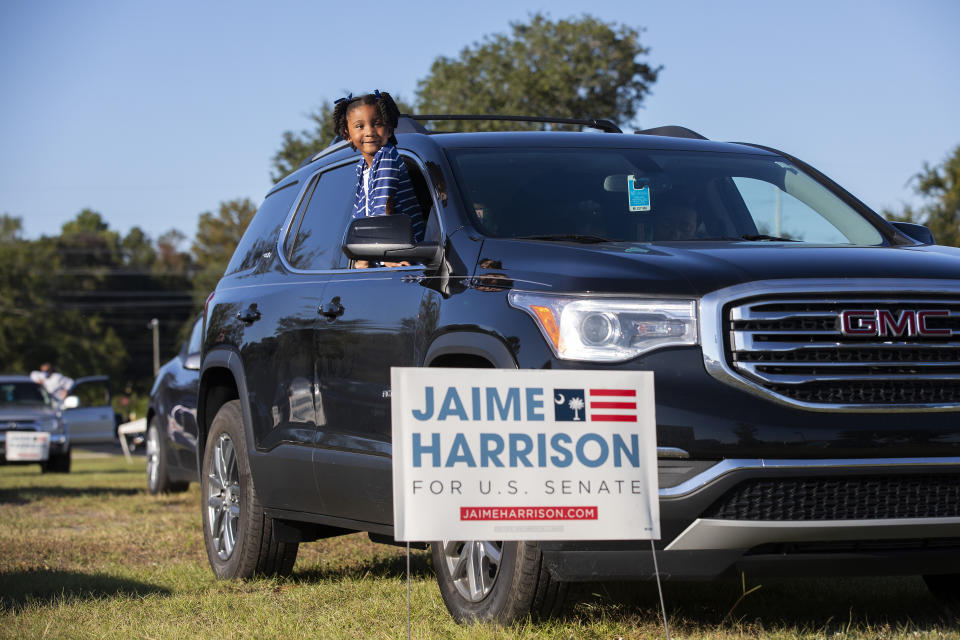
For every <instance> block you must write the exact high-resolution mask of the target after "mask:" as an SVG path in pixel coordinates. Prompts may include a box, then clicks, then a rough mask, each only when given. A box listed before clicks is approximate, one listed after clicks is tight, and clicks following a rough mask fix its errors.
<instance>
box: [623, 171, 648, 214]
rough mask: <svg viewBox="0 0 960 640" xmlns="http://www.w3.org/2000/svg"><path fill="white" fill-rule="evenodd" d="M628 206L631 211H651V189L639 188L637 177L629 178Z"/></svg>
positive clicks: (646, 187) (646, 186) (645, 186)
mask: <svg viewBox="0 0 960 640" xmlns="http://www.w3.org/2000/svg"><path fill="white" fill-rule="evenodd" d="M627 206H629V207H630V211H650V187H649V186H648V185H643V186H639V185H638V184H637V177H636V176H627Z"/></svg>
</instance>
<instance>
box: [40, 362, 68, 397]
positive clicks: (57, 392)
mask: <svg viewBox="0 0 960 640" xmlns="http://www.w3.org/2000/svg"><path fill="white" fill-rule="evenodd" d="M30 379H31V380H33V381H34V382H36V383H37V384H41V385H43V388H44V389H46V390H47V393H49V394H50V395H51V396H53V397H54V398H56V399H57V400H58V401H59V402H63V400H64V398H66V397H67V391H69V390H70V387H72V386H73V378H68V377H67V376H65V375H63V374H62V373H60V372H59V371H57V370H56V369H54V368H53V366H52V365H51V364H50V363H49V362H44V363H43V364H41V365H40V369H39V370H38V371H31V372H30Z"/></svg>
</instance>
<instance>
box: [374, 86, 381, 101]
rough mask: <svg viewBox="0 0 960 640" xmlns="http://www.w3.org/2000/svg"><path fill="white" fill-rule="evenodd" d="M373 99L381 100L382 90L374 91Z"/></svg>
mask: <svg viewBox="0 0 960 640" xmlns="http://www.w3.org/2000/svg"><path fill="white" fill-rule="evenodd" d="M373 97H375V98H376V99H377V100H379V99H380V89H374V90H373Z"/></svg>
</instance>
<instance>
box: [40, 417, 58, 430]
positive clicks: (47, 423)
mask: <svg viewBox="0 0 960 640" xmlns="http://www.w3.org/2000/svg"><path fill="white" fill-rule="evenodd" d="M36 425H37V429H39V430H40V431H60V430H61V429H62V428H63V425H62V424H61V422H60V418H40V419H39V420H37V422H36Z"/></svg>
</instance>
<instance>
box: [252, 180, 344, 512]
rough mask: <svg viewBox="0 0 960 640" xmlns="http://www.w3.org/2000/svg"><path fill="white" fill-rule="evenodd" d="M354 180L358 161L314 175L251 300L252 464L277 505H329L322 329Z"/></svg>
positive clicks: (316, 508)
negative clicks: (318, 479)
mask: <svg viewBox="0 0 960 640" xmlns="http://www.w3.org/2000/svg"><path fill="white" fill-rule="evenodd" d="M355 181H356V170H355V168H354V161H350V162H349V164H337V165H334V166H332V167H327V168H323V169H321V170H320V171H318V172H317V173H315V174H314V175H313V176H311V178H310V179H309V180H308V182H307V185H306V187H305V188H304V190H303V193H302V195H301V198H300V200H299V203H298V205H297V207H296V209H295V212H294V214H293V215H292V216H291V218H290V220H289V221H288V223H287V224H286V225H285V229H284V230H283V231H281V240H280V242H279V243H278V244H279V251H278V254H279V255H278V258H277V263H276V265H275V267H276V268H275V269H274V270H271V272H270V273H266V274H265V275H264V285H266V284H267V283H268V282H269V283H270V286H261V287H258V291H257V292H256V300H255V301H254V300H253V298H252V297H250V304H254V303H256V304H257V305H258V306H257V314H259V316H260V317H258V318H256V319H254V317H253V316H250V317H249V320H250V322H249V326H248V327H247V328H245V329H244V332H245V334H246V335H251V332H253V331H257V332H258V335H259V336H260V337H259V338H254V339H253V342H252V344H250V346H249V347H247V348H245V349H244V350H243V352H244V353H243V354H242V356H241V357H242V358H244V369H245V370H246V371H248V372H249V373H248V376H247V384H248V390H249V392H250V396H251V398H253V399H254V401H252V402H251V404H252V405H253V406H252V407H251V409H252V411H253V413H254V414H255V415H256V417H255V420H256V422H257V423H258V424H259V425H260V426H259V433H260V434H262V435H261V436H259V439H258V441H257V449H258V452H257V454H256V455H255V456H254V457H253V458H252V459H251V465H252V466H254V467H255V468H254V476H255V477H256V478H258V485H257V490H258V492H260V494H261V496H262V501H263V504H264V505H267V506H269V507H271V508H274V509H285V510H290V511H312V512H321V513H322V512H323V511H324V510H325V507H324V505H323V503H322V501H321V498H322V497H321V496H318V494H317V491H316V485H315V483H314V473H313V447H314V445H315V440H316V434H317V427H318V424H320V423H322V420H323V417H322V415H323V414H322V409H321V408H320V406H319V404H318V398H317V391H318V389H319V382H320V376H319V372H318V370H317V366H316V351H315V348H316V341H315V332H316V331H317V330H318V327H319V326H320V322H321V319H322V316H321V311H322V308H321V307H322V306H323V302H324V298H323V292H324V289H325V287H326V283H327V279H328V278H329V274H330V273H331V271H332V269H333V268H334V267H335V266H336V265H337V264H339V262H340V260H341V257H342V253H341V251H340V243H341V236H342V229H343V227H344V225H345V223H346V219H347V218H348V217H349V214H350V211H351V208H352V201H353V193H354V187H355ZM251 293H252V292H251ZM249 295H250V294H249V293H248V296H249Z"/></svg>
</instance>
